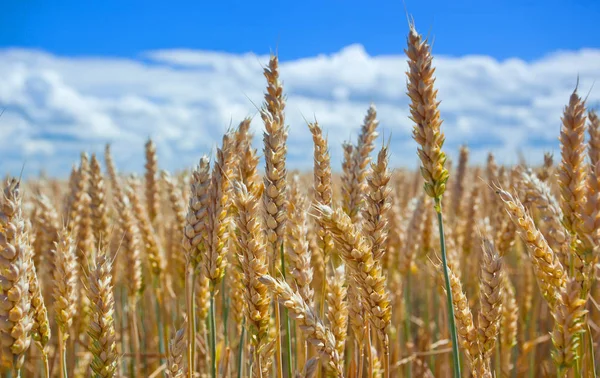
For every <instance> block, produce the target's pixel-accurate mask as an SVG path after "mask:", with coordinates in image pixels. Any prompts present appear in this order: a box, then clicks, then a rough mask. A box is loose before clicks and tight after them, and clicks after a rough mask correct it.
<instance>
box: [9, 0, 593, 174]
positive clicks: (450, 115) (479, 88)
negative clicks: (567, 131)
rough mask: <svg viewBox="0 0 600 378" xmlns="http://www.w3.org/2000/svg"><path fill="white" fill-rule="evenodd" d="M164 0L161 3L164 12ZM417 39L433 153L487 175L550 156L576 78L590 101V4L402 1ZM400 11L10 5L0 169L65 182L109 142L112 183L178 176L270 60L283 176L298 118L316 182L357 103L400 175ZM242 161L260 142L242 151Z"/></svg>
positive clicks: (379, 6)
mask: <svg viewBox="0 0 600 378" xmlns="http://www.w3.org/2000/svg"><path fill="white" fill-rule="evenodd" d="M173 3H176V4H177V6H173V5H172V4H173ZM406 6H407V8H408V11H409V13H410V14H412V15H413V16H414V19H415V21H416V26H417V30H418V31H419V32H421V33H422V34H425V35H430V36H431V37H432V41H434V46H433V53H434V57H435V59H434V64H435V66H436V76H437V81H436V85H437V86H438V88H439V99H440V100H441V113H442V118H444V130H445V133H446V144H445V148H446V150H447V153H448V155H449V156H450V157H451V158H453V157H455V156H456V153H457V151H458V148H459V146H460V145H461V144H468V145H469V147H470V149H471V161H472V162H474V163H482V162H484V161H485V160H486V156H487V153H488V152H489V151H490V150H491V151H492V152H494V154H496V158H497V160H498V161H499V162H501V163H515V162H516V161H517V160H518V153H519V152H520V153H522V154H523V156H524V157H525V159H527V161H529V162H531V163H532V164H535V163H538V162H540V161H541V160H542V156H543V153H544V152H548V151H550V152H554V153H555V155H558V153H559V150H558V143H557V139H558V138H557V137H558V135H559V129H560V116H561V112H562V109H563V107H564V105H565V104H566V103H567V101H568V99H569V95H570V93H571V92H572V91H573V88H574V87H575V84H576V82H577V78H578V77H579V78H580V88H581V92H582V94H583V93H585V94H587V93H588V92H590V93H589V99H588V104H590V106H598V104H600V90H598V89H592V90H591V91H590V89H591V88H593V84H594V83H596V87H595V88H598V85H597V83H598V82H600V28H598V20H600V1H599V0H573V1H567V0H564V1H557V0H547V1H538V0H535V1H528V0H508V1H502V0H496V1H489V0H479V1H474V0H468V1H454V0H445V1H442V0H428V1H421V0H406ZM407 31H408V27H407V20H406V14H405V10H404V5H403V3H402V1H368V2H367V1H364V2H359V1H353V0H346V1H326V0H322V1H313V0H304V1H262V2H257V1H236V2H233V1H201V0H195V1H177V2H175V1H172V2H166V1H152V0H146V1H113V0H104V1H71V0H56V1H47V0H44V1H41V0H40V1H37V0H36V1H33V0H32V1H27V0H21V1H16V0H7V1H3V2H2V7H0V109H4V114H3V115H2V117H0V161H1V162H2V172H6V171H9V172H11V173H12V174H15V175H16V174H19V172H20V170H21V168H22V166H23V163H26V171H25V172H24V173H25V175H31V174H36V173H37V172H39V171H40V170H41V169H45V170H46V171H48V172H49V173H50V174H55V175H60V176H63V177H64V176H66V175H67V174H68V173H69V171H70V167H71V164H72V163H73V162H75V161H77V159H78V156H79V154H80V152H81V151H86V152H88V153H98V154H101V153H102V151H103V149H104V145H105V144H106V143H112V146H113V151H114V154H115V158H116V162H117V164H118V166H119V168H120V169H122V170H123V171H129V172H131V171H138V172H140V171H141V170H142V169H143V165H144V161H143V158H144V153H143V146H144V143H145V142H146V140H147V138H148V137H151V138H152V139H153V140H154V141H155V142H156V144H157V151H158V154H159V161H160V165H161V168H167V169H173V170H175V169H184V168H186V167H190V166H192V165H193V164H195V163H196V162H197V161H198V158H199V157H200V156H201V155H202V154H204V153H210V152H211V151H214V150H215V148H214V147H215V145H217V144H218V143H220V138H221V136H222V133H223V132H224V131H225V130H226V129H227V128H228V127H229V126H230V125H232V124H233V125H235V124H237V123H238V122H239V121H241V120H242V119H243V118H244V117H246V116H250V117H254V119H253V122H252V128H253V130H254V131H255V133H256V134H257V135H260V133H261V129H262V124H261V122H260V117H257V116H256V113H257V108H256V107H257V106H260V104H261V103H262V101H263V94H264V87H265V82H264V77H263V75H262V72H261V71H262V67H263V65H264V64H265V63H266V62H267V61H268V54H269V52H271V51H274V50H275V49H277V51H278V53H279V56H280V59H281V60H282V64H281V78H282V80H283V83H284V90H285V93H286V94H287V96H288V103H287V108H286V110H287V111H286V120H287V122H288V124H289V127H290V134H289V139H288V141H289V146H288V151H289V155H288V158H289V159H288V163H289V166H290V167H291V168H301V169H308V168H310V167H311V164H312V163H311V161H312V158H311V151H312V140H311V138H310V133H309V132H308V130H307V128H306V119H313V118H316V119H317V120H318V121H319V122H320V124H321V125H322V126H323V128H324V129H325V131H326V132H327V133H328V135H329V142H330V148H331V154H332V162H333V168H334V170H339V167H340V162H341V160H342V151H341V144H342V142H344V141H346V140H350V141H353V140H355V139H356V136H357V133H358V131H359V129H360V124H361V122H362V119H363V117H364V114H365V112H366V110H367V108H368V107H369V105H370V103H374V104H375V105H376V106H377V109H378V118H379V120H380V121H381V123H380V125H381V133H382V134H384V135H386V136H390V135H391V138H392V141H391V148H392V150H391V151H392V156H391V161H392V164H394V165H396V166H406V167H413V168H414V167H415V166H416V163H417V158H416V154H415V149H416V147H415V143H414V141H413V140H412V138H411V128H412V125H411V122H410V120H409V119H408V99H407V96H406V94H405V92H406V86H405V82H406V78H405V74H404V72H405V70H406V57H405V56H404V53H403V49H404V46H405V43H406V33H407ZM256 147H258V148H259V149H260V148H261V146H260V138H259V137H257V138H256Z"/></svg>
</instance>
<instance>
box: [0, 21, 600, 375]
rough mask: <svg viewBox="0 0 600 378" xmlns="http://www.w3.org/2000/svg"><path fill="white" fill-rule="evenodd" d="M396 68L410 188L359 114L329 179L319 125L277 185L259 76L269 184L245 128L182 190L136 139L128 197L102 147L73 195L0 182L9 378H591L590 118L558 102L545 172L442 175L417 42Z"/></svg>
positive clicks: (280, 161) (597, 320)
mask: <svg viewBox="0 0 600 378" xmlns="http://www.w3.org/2000/svg"><path fill="white" fill-rule="evenodd" d="M405 52H406V55H407V57H408V71H407V73H406V74H407V94H408V96H409V98H410V114H411V116H410V122H411V123H412V126H413V137H414V139H415V141H416V142H417V144H418V156H419V158H420V160H421V167H420V172H410V171H405V170H395V171H394V172H392V170H391V169H390V167H388V158H389V154H390V146H389V143H387V142H386V141H382V142H381V146H380V147H379V148H378V152H374V150H375V149H376V144H377V142H378V138H377V136H378V132H377V127H378V121H377V113H376V109H375V107H374V106H371V107H370V108H369V109H368V111H367V114H366V116H365V118H364V122H363V124H362V128H361V131H360V134H359V137H358V140H357V141H356V143H345V144H344V145H343V151H344V159H343V162H342V170H341V174H340V175H332V168H331V161H330V156H329V147H328V143H327V139H326V137H325V135H324V132H323V129H322V128H321V126H320V125H319V124H318V123H317V122H314V123H310V124H309V125H308V128H307V131H309V132H310V133H311V134H312V138H313V142H314V172H313V174H312V175H303V174H298V173H294V172H288V169H287V168H286V149H287V147H286V143H287V126H286V122H285V111H284V108H285V96H284V91H283V87H282V84H281V81H280V79H279V69H278V60H277V57H276V56H273V57H271V59H270V61H269V64H268V66H267V67H266V68H265V69H264V75H265V77H266V81H267V90H266V93H265V97H264V105H263V107H262V108H261V110H260V116H261V118H262V122H263V124H264V130H265V131H264V137H263V142H264V147H263V151H262V154H263V158H264V162H265V165H264V173H263V174H262V176H261V175H260V174H259V161H260V160H259V153H258V152H257V150H256V149H254V148H253V147H252V138H253V135H252V133H251V132H250V120H249V119H245V120H243V121H242V122H241V123H240V124H239V127H237V128H236V129H232V130H230V131H228V132H226V133H225V135H224V136H223V140H222V145H221V146H220V148H218V149H217V150H216V154H215V156H212V157H209V156H203V157H201V158H200V160H199V163H198V165H197V166H196V167H195V168H194V169H193V170H191V171H187V172H183V173H181V174H177V175H169V174H168V173H167V172H164V171H162V172H159V168H158V161H157V157H156V156H157V155H156V149H155V146H154V144H153V142H152V141H148V143H147V144H146V165H145V176H144V177H143V180H142V179H139V178H136V177H135V176H128V177H125V176H123V175H120V174H119V173H118V172H117V168H116V167H115V164H114V162H113V160H112V157H111V153H110V149H109V147H108V146H107V148H106V153H105V156H104V165H105V167H106V174H105V173H104V172H103V171H102V168H101V165H100V162H99V160H98V158H97V157H96V156H95V155H92V156H91V158H88V156H87V155H86V154H85V153H84V154H82V155H81V161H80V162H79V164H78V165H77V166H74V167H73V170H72V172H71V176H70V179H69V182H68V185H67V184H66V183H64V184H63V183H61V182H60V181H58V180H51V179H37V180H34V181H29V182H26V183H22V182H21V181H20V180H17V179H11V178H9V179H7V180H6V182H5V184H4V190H3V195H2V196H1V198H0V268H1V269H0V360H1V367H2V371H3V374H4V376H12V377H51V376H52V377H61V378H66V377H89V376H95V377H117V376H118V377H121V376H128V377H162V376H166V377H190V378H191V377H211V378H217V377H261V378H268V377H277V378H282V377H350V378H354V377H386V378H388V377H434V376H439V377H452V376H453V377H455V378H456V377H467V376H474V377H493V376H497V377H521V376H529V377H541V376H559V377H595V376H596V371H595V361H594V360H595V353H594V350H595V349H596V347H597V345H598V339H599V338H600V308H599V307H598V299H599V298H600V285H598V284H597V283H595V277H596V276H597V275H598V271H599V270H600V269H599V268H598V266H597V265H596V264H597V260H598V245H599V239H600V236H599V235H600V234H599V232H600V231H599V230H600V227H599V226H600V216H599V211H600V190H599V187H600V122H599V119H598V117H597V115H596V114H595V113H594V112H593V111H589V112H588V111H587V110H586V108H585V101H584V100H582V98H581V97H580V96H579V95H578V94H577V92H576V91H575V92H574V93H573V94H572V95H571V97H570V99H569V102H568V105H567V106H566V107H565V109H564V115H563V117H562V129H561V133H560V143H561V161H560V164H558V165H557V166H556V167H555V166H554V163H553V159H552V156H551V155H546V156H545V161H544V164H543V166H541V167H534V168H528V167H527V166H526V165H525V164H524V163H522V164H519V165H516V166H513V167H506V166H499V165H497V164H496V163H495V160H494V156H493V155H492V154H490V155H489V158H488V160H487V164H486V165H485V166H484V167H482V168H481V169H480V168H479V167H470V166H469V165H468V158H469V151H468V149H467V148H466V147H462V148H461V149H460V154H459V159H458V161H457V164H456V167H455V169H451V168H450V163H449V162H448V161H447V159H446V155H445V153H444V151H443V144H444V134H443V133H442V132H441V129H440V127H441V124H442V120H441V117H440V112H439V110H438V104H439V101H438V99H437V98H436V95H437V90H436V88H435V78H434V71H435V70H434V67H433V64H432V63H433V62H432V55H431V49H430V46H429V44H428V42H427V40H425V39H423V38H422V37H421V35H419V34H418V33H417V32H416V30H415V28H414V26H411V28H410V32H409V34H408V38H407V47H406V50H405ZM557 121H558V120H557ZM407 123H408V122H407ZM586 132H587V133H588V134H589V137H588V138H586ZM372 154H373V155H374V157H373V158H371V155H372ZM422 188H424V190H423V189H422ZM442 204H444V207H442ZM443 216H444V217H443ZM536 282H537V284H536ZM536 286H537V288H536ZM32 343H33V345H31V344H32Z"/></svg>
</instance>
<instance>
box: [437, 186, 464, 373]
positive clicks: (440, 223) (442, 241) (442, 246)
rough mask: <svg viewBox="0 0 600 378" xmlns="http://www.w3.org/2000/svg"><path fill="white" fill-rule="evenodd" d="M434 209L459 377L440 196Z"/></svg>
mask: <svg viewBox="0 0 600 378" xmlns="http://www.w3.org/2000/svg"><path fill="white" fill-rule="evenodd" d="M435 211H436V213H437V220H438V228H439V232H440V250H441V252H442V268H443V269H444V283H445V286H446V298H447V302H448V323H449V324H450V337H451V338H452V363H453V370H454V377H455V378H460V377H461V376H462V375H461V373H460V355H459V352H458V336H457V334H456V323H455V321H454V306H453V305H452V303H453V300H452V290H451V288H450V276H449V275H448V260H447V258H446V239H445V237H444V218H443V216H442V201H441V198H440V197H437V198H435Z"/></svg>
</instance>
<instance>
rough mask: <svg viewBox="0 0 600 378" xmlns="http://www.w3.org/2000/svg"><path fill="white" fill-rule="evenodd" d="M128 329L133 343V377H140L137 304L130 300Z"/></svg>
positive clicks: (140, 356) (140, 358) (140, 363)
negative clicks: (129, 328)
mask: <svg viewBox="0 0 600 378" xmlns="http://www.w3.org/2000/svg"><path fill="white" fill-rule="evenodd" d="M129 316H130V319H131V320H130V321H129V322H130V327H131V339H132V342H133V354H134V356H135V366H134V368H133V371H132V373H133V376H134V377H141V376H142V374H141V371H140V369H141V367H142V355H141V352H140V332H139V329H138V324H137V317H138V316H137V303H136V301H135V300H132V301H131V303H130V311H129Z"/></svg>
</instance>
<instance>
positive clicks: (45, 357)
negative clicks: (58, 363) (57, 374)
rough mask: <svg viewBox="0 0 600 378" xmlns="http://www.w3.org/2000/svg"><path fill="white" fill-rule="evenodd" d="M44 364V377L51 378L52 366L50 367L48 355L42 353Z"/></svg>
mask: <svg viewBox="0 0 600 378" xmlns="http://www.w3.org/2000/svg"><path fill="white" fill-rule="evenodd" d="M42 364H43V365H44V377H45V378H50V366H49V365H48V353H47V352H43V353H42Z"/></svg>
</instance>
